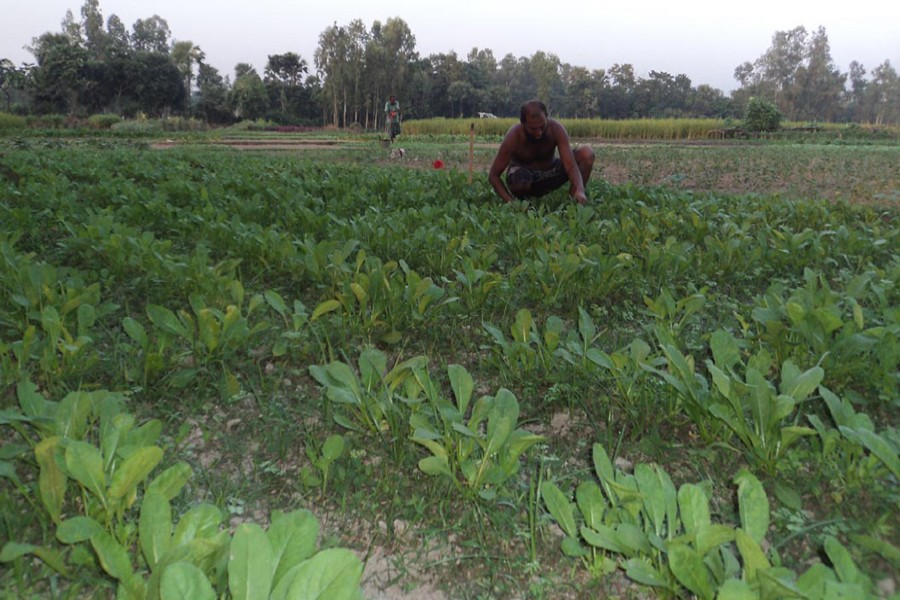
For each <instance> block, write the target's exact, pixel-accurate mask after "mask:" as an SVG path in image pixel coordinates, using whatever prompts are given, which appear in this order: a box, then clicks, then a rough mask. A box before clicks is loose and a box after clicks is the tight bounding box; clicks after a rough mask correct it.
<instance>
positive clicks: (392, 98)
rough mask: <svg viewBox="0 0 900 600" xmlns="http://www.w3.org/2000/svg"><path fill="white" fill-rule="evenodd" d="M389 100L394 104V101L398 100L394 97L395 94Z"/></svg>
mask: <svg viewBox="0 0 900 600" xmlns="http://www.w3.org/2000/svg"><path fill="white" fill-rule="evenodd" d="M388 100H390V101H391V102H393V101H394V100H396V98H395V97H394V95H393V94H391V97H390V98H388Z"/></svg>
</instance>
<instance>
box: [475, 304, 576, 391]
mask: <svg viewBox="0 0 900 600" xmlns="http://www.w3.org/2000/svg"><path fill="white" fill-rule="evenodd" d="M484 329H485V331H487V332H488V333H489V334H490V335H491V337H492V338H493V340H494V343H495V344H496V348H497V350H498V353H499V359H500V364H501V365H502V366H503V367H504V368H505V369H506V370H507V371H508V372H509V374H510V375H511V376H513V377H516V376H519V375H521V374H523V373H531V372H534V371H538V372H549V371H551V370H552V365H553V361H554V353H555V352H556V350H557V348H558V347H559V344H560V341H561V337H562V331H563V321H562V319H560V318H559V317H557V316H553V315H551V316H549V317H547V320H546V322H545V323H544V328H543V331H541V330H540V329H539V328H538V324H537V323H536V322H535V320H534V318H533V317H532V314H531V311H530V310H529V309H527V308H521V309H519V310H518V311H517V312H516V318H515V321H513V323H512V325H511V326H510V328H509V331H510V334H511V339H507V338H506V336H505V335H504V334H503V332H502V331H501V330H500V329H499V328H498V327H497V326H495V325H492V324H490V323H485V324H484Z"/></svg>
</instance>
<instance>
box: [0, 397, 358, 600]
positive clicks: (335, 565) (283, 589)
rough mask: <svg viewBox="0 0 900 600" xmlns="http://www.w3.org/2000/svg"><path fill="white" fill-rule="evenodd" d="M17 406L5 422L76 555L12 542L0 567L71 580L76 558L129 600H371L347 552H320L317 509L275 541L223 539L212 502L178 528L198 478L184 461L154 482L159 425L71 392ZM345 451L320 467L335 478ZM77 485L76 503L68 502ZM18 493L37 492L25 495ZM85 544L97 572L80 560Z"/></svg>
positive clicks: (331, 453) (335, 449) (279, 530)
mask: <svg viewBox="0 0 900 600" xmlns="http://www.w3.org/2000/svg"><path fill="white" fill-rule="evenodd" d="M18 398H19V404H20V407H21V412H19V413H11V412H7V413H5V414H4V416H3V420H2V422H0V424H6V425H11V426H12V427H13V428H14V429H15V431H17V432H18V433H19V434H20V435H22V436H23V437H24V438H25V439H26V441H28V442H29V444H30V445H32V446H33V448H34V450H33V452H34V456H35V458H36V465H37V467H38V473H37V478H36V479H37V483H36V490H37V493H38V496H39V498H40V506H41V507H42V509H43V510H44V511H46V514H47V515H48V516H49V518H50V520H51V521H52V523H53V524H54V526H55V537H56V540H57V541H58V542H59V543H61V544H62V545H63V547H67V548H71V549H72V550H71V552H69V553H65V552H63V551H61V550H59V549H58V548H56V547H54V546H50V545H40V544H32V543H27V542H15V541H10V542H7V543H6V544H4V546H3V548H2V550H0V562H4V563H10V562H14V561H18V560H20V559H21V558H22V557H24V556H26V555H29V554H32V555H34V556H36V557H37V558H39V559H41V560H42V561H43V562H44V563H45V564H46V565H48V566H49V567H51V568H52V569H53V570H54V571H56V572H57V573H58V574H60V575H62V576H64V577H69V576H70V574H71V568H70V566H69V565H67V562H66V556H67V555H68V556H69V557H71V558H72V559H73V560H75V561H76V564H78V565H79V566H80V567H81V568H85V567H88V566H92V565H93V566H99V568H101V569H102V570H103V571H104V572H105V573H106V574H107V575H109V576H110V577H111V578H112V579H113V580H115V581H116V583H117V593H116V595H117V597H118V598H122V599H125V600H153V599H157V598H159V599H171V600H175V599H176V598H184V597H192V598H221V597H227V598H234V599H238V598H278V599H287V598H298V599H299V598H309V597H328V598H340V599H347V600H351V599H352V600H357V599H359V598H361V596H360V594H359V581H360V576H361V575H362V563H361V562H360V560H359V559H358V558H357V557H356V556H355V555H354V554H353V553H352V552H350V551H349V550H344V549H339V548H332V549H327V550H322V551H320V552H317V537H318V522H317V521H316V519H315V517H314V516H313V515H312V513H310V512H309V511H306V510H298V511H294V512H292V513H288V514H283V513H281V512H279V511H276V512H275V513H273V515H272V523H271V525H270V527H269V529H268V531H263V530H262V528H261V527H260V526H259V525H256V524H252V523H246V524H242V525H240V526H239V527H238V528H237V530H236V531H235V534H234V536H233V538H232V537H231V536H230V535H229V534H228V532H227V531H225V530H224V529H222V526H223V519H224V513H223V512H222V511H221V510H219V509H218V508H216V507H215V506H213V505H211V504H199V505H196V506H193V507H191V508H190V509H188V510H187V512H185V513H184V514H183V515H182V516H181V518H180V519H178V521H177V522H175V520H174V519H173V516H172V506H171V500H172V499H173V498H174V497H175V496H177V495H178V494H179V493H180V492H181V491H182V490H183V488H184V486H185V484H186V483H187V481H188V480H189V478H190V476H191V470H190V468H189V467H188V466H187V464H186V463H177V464H175V465H173V466H171V467H169V468H168V469H166V470H165V471H163V472H162V473H160V474H159V475H157V476H156V477H155V478H153V479H152V480H149V481H148V478H149V475H150V474H151V472H152V471H153V470H154V469H155V468H156V466H157V465H158V464H159V462H160V460H161V459H162V455H163V451H162V449H161V448H160V447H159V446H156V445H154V442H155V441H156V439H157V438H158V437H159V434H160V431H161V423H160V422H159V421H155V420H154V421H149V422H148V423H146V424H144V425H142V426H140V427H136V426H135V419H134V416H133V415H131V414H129V413H127V412H124V410H123V407H124V404H123V397H122V396H121V395H120V394H112V393H109V392H107V391H104V390H100V391H96V392H90V393H87V392H72V393H70V394H68V395H67V396H66V397H65V398H64V399H63V400H62V401H60V402H59V403H55V402H52V401H49V400H46V399H44V398H43V396H41V395H40V394H39V393H37V390H36V388H35V386H34V385H33V384H30V383H28V382H23V383H21V384H20V385H19V386H18ZM94 440H96V441H94ZM335 440H337V441H335ZM342 442H343V440H342V439H341V438H340V437H339V436H338V437H337V438H332V439H330V440H329V441H326V444H325V447H324V448H323V458H322V460H320V461H319V464H320V466H321V467H322V468H324V469H325V472H326V479H327V468H328V465H329V464H330V462H331V461H332V460H333V459H334V458H336V457H337V456H339V455H340V453H341V449H342ZM18 456H19V457H23V456H24V453H22V452H19V453H18ZM323 461H324V462H323ZM325 463H328V464H325ZM2 464H3V465H6V464H7V463H6V462H4V463H2ZM3 470H4V471H7V470H8V468H7V467H4V468H3ZM71 483H74V484H75V487H76V488H77V489H76V493H70V491H69V490H70V484H71ZM141 488H143V493H139V490H141ZM20 490H22V491H23V493H25V494H26V495H27V494H30V493H31V492H30V490H28V489H27V488H25V487H24V486H22V485H20ZM135 510H137V511H139V516H138V518H137V519H136V520H135V515H134V512H135ZM73 514H74V516H72V515H73ZM84 545H89V547H90V549H91V551H92V553H93V556H95V557H96V563H93V562H92V561H90V560H87V557H86V555H85V553H84V552H83V551H81V552H78V551H77V550H78V549H81V548H82V547H83V546H84ZM186 594H187V596H186Z"/></svg>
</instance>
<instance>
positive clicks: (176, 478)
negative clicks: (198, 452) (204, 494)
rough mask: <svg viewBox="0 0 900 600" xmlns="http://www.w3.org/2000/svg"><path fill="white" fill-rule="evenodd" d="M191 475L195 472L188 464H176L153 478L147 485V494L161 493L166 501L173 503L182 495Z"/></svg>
mask: <svg viewBox="0 0 900 600" xmlns="http://www.w3.org/2000/svg"><path fill="white" fill-rule="evenodd" d="M191 475H193V471H192V470H191V467H190V465H189V464H187V463H186V462H180V463H177V464H174V465H172V466H171V467H169V468H168V469H166V470H165V471H163V472H162V473H160V474H159V475H157V476H156V477H154V478H153V480H152V481H151V482H150V483H149V484H148V485H147V488H146V493H147V494H149V493H151V492H159V493H160V494H162V495H163V496H164V497H165V499H166V500H169V501H171V500H172V499H173V498H175V496H177V495H178V494H179V493H181V490H182V489H183V488H184V486H185V484H187V482H188V480H190V478H191Z"/></svg>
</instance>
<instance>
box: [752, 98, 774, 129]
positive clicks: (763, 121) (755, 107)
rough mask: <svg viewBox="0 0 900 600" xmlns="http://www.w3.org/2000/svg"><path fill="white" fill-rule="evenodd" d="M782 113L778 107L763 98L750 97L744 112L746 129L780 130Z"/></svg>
mask: <svg viewBox="0 0 900 600" xmlns="http://www.w3.org/2000/svg"><path fill="white" fill-rule="evenodd" d="M781 119H782V115H781V112H779V110H778V108H777V107H776V106H775V105H774V104H772V103H771V102H769V101H767V100H763V99H762V98H755V97H754V98H750V100H749V101H748V102H747V110H746V112H745V113H744V129H745V130H747V131H766V132H771V131H778V130H779V129H781Z"/></svg>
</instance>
